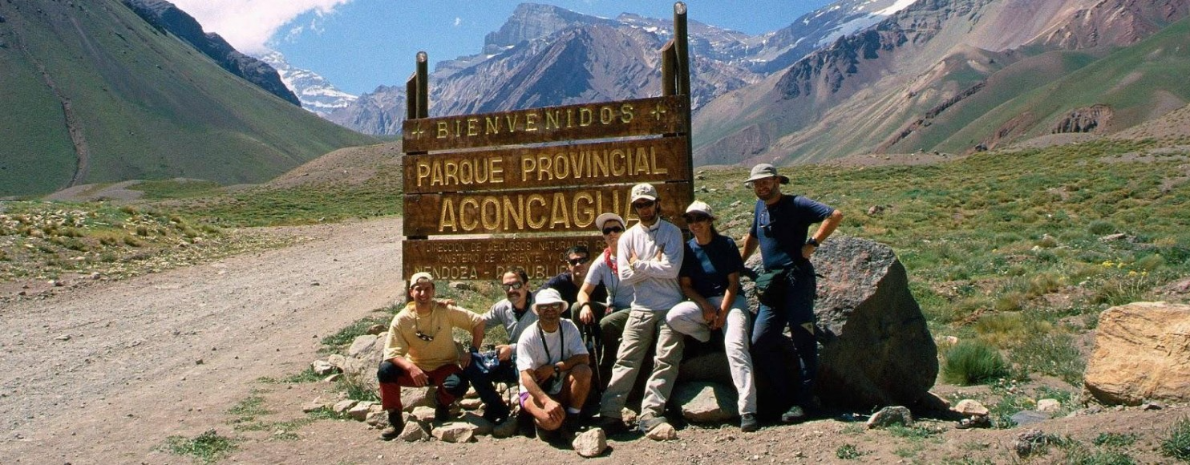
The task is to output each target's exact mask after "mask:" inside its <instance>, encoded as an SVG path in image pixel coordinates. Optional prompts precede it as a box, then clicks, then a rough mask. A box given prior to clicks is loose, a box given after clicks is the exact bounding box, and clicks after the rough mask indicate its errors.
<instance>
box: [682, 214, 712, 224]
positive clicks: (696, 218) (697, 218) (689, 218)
mask: <svg viewBox="0 0 1190 465" xmlns="http://www.w3.org/2000/svg"><path fill="white" fill-rule="evenodd" d="M703 221H711V217H709V216H706V215H686V222H687V223H702V222H703Z"/></svg>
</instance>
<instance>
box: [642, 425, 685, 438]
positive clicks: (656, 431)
mask: <svg viewBox="0 0 1190 465" xmlns="http://www.w3.org/2000/svg"><path fill="white" fill-rule="evenodd" d="M645 436H648V437H649V439H652V440H654V441H672V440H674V439H677V438H678V430H676V429H674V427H673V425H671V424H669V423H662V424H661V425H659V426H657V427H655V428H653V429H651V430H649V432H648V434H645Z"/></svg>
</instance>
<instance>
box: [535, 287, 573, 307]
mask: <svg viewBox="0 0 1190 465" xmlns="http://www.w3.org/2000/svg"><path fill="white" fill-rule="evenodd" d="M564 303H566V301H565V300H562V294H559V293H558V290H557V289H554V288H552V287H547V288H545V289H542V290H540V291H537V294H534V295H533V308H537V307H539V306H542V305H550V304H564Z"/></svg>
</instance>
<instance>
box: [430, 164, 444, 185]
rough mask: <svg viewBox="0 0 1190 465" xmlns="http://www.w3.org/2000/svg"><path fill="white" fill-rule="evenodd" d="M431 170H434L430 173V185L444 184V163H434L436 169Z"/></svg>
mask: <svg viewBox="0 0 1190 465" xmlns="http://www.w3.org/2000/svg"><path fill="white" fill-rule="evenodd" d="M431 171H432V173H431V174H430V185H431V186H441V185H443V182H442V164H441V163H434V169H433V170H431Z"/></svg>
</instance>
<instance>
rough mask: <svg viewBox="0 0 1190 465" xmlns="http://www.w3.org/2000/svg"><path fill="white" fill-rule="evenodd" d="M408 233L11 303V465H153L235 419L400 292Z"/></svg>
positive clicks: (330, 229) (4, 373)
mask: <svg viewBox="0 0 1190 465" xmlns="http://www.w3.org/2000/svg"><path fill="white" fill-rule="evenodd" d="M400 231H401V222H400V219H392V218H390V219H381V220H373V221H367V222H357V223H351V224H339V225H320V226H311V227H302V228H293V229H292V230H290V231H286V232H292V233H293V234H297V235H302V236H308V237H310V238H312V240H309V241H304V242H303V243H301V244H299V245H295V246H292V247H288V248H284V249H279V250H270V251H266V252H260V253H253V254H247V255H242V256H237V257H233V258H229V259H225V260H221V261H218V262H214V263H210V264H206V265H200V266H193V267H188V268H182V269H177V270H172V271H169V272H165V273H160V274H152V275H146V276H142V277H138V278H135V279H131V280H127V281H123V282H118V283H114V284H111V285H105V286H92V287H87V288H81V289H77V290H74V291H72V292H67V293H64V294H62V295H59V296H56V297H54V298H51V299H48V300H38V301H22V302H16V303H11V304H6V305H5V306H4V308H0V321H3V326H2V329H0V331H3V333H0V334H2V336H0V353H2V354H4V355H3V356H2V357H0V419H2V420H3V423H2V426H0V428H2V430H3V436H2V437H0V462H4V463H53V462H57V463H66V462H70V463H75V464H79V463H116V462H119V463H126V462H140V461H141V459H142V458H144V457H145V456H146V454H150V453H151V452H152V449H153V448H154V447H156V446H158V445H160V444H161V443H162V440H163V439H164V437H165V436H166V435H168V434H179V433H176V432H175V430H179V429H182V430H187V429H190V428H186V426H187V425H193V427H194V428H199V427H200V426H201V425H212V424H221V423H223V422H224V417H223V413H224V412H225V411H226V410H227V409H228V408H229V407H230V406H231V405H234V404H235V402H237V401H239V400H242V399H243V398H245V397H246V396H247V395H248V394H249V390H250V389H251V387H252V385H253V384H254V383H253V382H252V381H254V380H256V379H258V378H260V377H262V376H270V377H284V376H287V375H291V374H294V373H297V372H300V371H301V370H302V369H303V367H304V366H305V365H306V364H307V363H309V362H310V361H311V360H312V357H314V354H315V351H316V350H317V348H318V346H319V340H320V339H321V338H322V337H323V336H326V335H328V334H332V333H334V332H336V331H338V330H339V329H341V328H342V327H344V326H346V325H348V324H349V323H351V322H353V321H355V320H357V319H359V318H361V317H363V316H365V315H366V314H367V313H368V312H369V311H371V310H374V309H376V308H380V307H384V306H387V305H389V304H390V303H392V302H393V301H394V300H396V299H397V298H398V297H399V296H400V288H401V285H400V283H399V279H400V263H401V260H400V239H401V235H400ZM200 431H201V430H200ZM162 457H168V456H162ZM173 461H178V460H173ZM182 461H184V460H182Z"/></svg>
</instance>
